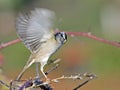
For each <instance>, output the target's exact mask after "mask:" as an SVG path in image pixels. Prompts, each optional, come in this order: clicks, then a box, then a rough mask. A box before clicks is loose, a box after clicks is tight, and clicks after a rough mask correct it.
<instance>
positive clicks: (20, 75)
mask: <svg viewBox="0 0 120 90" xmlns="http://www.w3.org/2000/svg"><path fill="white" fill-rule="evenodd" d="M26 69H27V68H26V66H25V67H24V68H23V70H22V71H21V72H20V74H19V75H18V77H17V78H16V80H17V81H19V80H20V79H21V77H22V75H23V74H24V72H25V70H26Z"/></svg>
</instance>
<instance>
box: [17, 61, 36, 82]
mask: <svg viewBox="0 0 120 90" xmlns="http://www.w3.org/2000/svg"><path fill="white" fill-rule="evenodd" d="M33 63H34V60H29V61H28V62H27V63H26V65H25V66H24V68H23V70H22V71H21V72H20V74H19V75H18V77H17V78H16V80H17V81H19V80H20V79H21V77H22V75H23V74H24V72H25V70H26V69H28V68H29V67H30V66H31V65H32V64H33Z"/></svg>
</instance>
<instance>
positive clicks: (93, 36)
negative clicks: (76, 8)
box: [0, 32, 120, 49]
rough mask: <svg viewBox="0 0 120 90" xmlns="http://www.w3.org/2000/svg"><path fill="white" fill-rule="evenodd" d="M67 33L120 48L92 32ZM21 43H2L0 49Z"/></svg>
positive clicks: (118, 45)
mask: <svg viewBox="0 0 120 90" xmlns="http://www.w3.org/2000/svg"><path fill="white" fill-rule="evenodd" d="M66 33H67V34H68V35H70V36H84V37H87V38H90V39H93V40H96V41H99V42H102V43H105V44H109V45H112V46H116V47H120V43H119V42H115V41H109V40H106V39H103V38H100V37H97V36H95V35H92V34H91V33H90V32H66ZM20 41H21V40H20V39H15V40H12V41H9V42H7V43H2V44H1V45H0V49H3V48H6V47H8V46H11V45H14V44H16V43H18V42H20Z"/></svg>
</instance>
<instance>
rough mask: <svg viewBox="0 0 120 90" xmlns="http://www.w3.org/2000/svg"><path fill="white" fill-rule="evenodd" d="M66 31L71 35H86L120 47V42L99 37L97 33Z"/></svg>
mask: <svg viewBox="0 0 120 90" xmlns="http://www.w3.org/2000/svg"><path fill="white" fill-rule="evenodd" d="M66 33H67V34H68V35H71V36H84V37H87V38H91V39H94V40H96V41H99V42H102V43H105V44H109V45H112V46H116V47H120V43H118V42H115V41H109V40H106V39H103V38H100V37H97V36H95V35H92V34H91V33H90V32H66Z"/></svg>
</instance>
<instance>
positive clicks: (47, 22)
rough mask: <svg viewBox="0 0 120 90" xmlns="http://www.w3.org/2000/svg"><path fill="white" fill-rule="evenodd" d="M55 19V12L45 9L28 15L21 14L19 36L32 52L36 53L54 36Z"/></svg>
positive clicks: (36, 10) (18, 26)
mask: <svg viewBox="0 0 120 90" xmlns="http://www.w3.org/2000/svg"><path fill="white" fill-rule="evenodd" d="M54 19H55V14H54V12H53V11H50V10H48V9H43V8H36V9H35V10H33V11H31V12H30V14H28V15H27V14H19V16H18V18H17V21H16V29H17V34H18V36H19V38H20V39H21V40H22V41H23V43H24V44H25V46H26V47H27V48H28V49H29V50H30V51H31V52H36V51H37V50H38V49H39V47H40V46H41V44H42V43H44V42H46V41H47V40H48V39H50V38H51V37H52V36H53V31H52V28H53V21H54Z"/></svg>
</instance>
